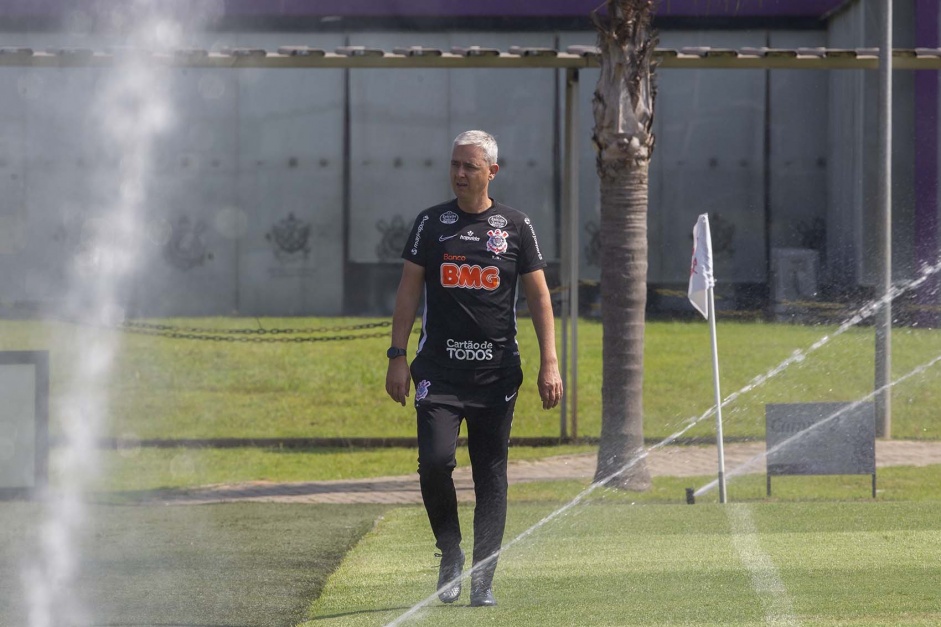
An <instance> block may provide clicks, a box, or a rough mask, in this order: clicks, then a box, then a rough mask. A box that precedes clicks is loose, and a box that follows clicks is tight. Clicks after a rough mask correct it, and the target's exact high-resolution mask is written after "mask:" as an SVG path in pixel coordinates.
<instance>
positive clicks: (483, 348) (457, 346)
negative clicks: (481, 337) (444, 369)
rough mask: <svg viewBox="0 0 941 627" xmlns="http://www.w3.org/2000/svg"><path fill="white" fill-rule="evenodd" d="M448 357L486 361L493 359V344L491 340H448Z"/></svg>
mask: <svg viewBox="0 0 941 627" xmlns="http://www.w3.org/2000/svg"><path fill="white" fill-rule="evenodd" d="M447 351H448V357H450V358H451V359H459V360H462V361H486V360H489V359H493V344H491V343H490V342H471V341H462V340H451V339H449V340H448V346H447Z"/></svg>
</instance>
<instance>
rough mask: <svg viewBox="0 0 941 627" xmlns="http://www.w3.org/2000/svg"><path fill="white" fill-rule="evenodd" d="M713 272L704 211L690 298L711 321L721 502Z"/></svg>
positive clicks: (722, 456)
mask: <svg viewBox="0 0 941 627" xmlns="http://www.w3.org/2000/svg"><path fill="white" fill-rule="evenodd" d="M715 283H716V282H715V277H714V275H713V273H712V234H711V233H710V232H709V215H708V214H705V213H704V214H702V215H700V216H699V219H698V220H697V221H696V226H695V227H694V228H693V260H692V263H691V264H690V268H689V292H688V296H689V302H690V303H692V305H693V307H695V308H696V310H697V311H699V313H701V314H702V315H703V316H704V317H705V318H706V320H708V321H709V335H710V337H711V341H712V382H713V387H714V389H715V400H716V447H717V448H718V451H719V502H720V503H725V502H726V495H725V448H724V445H723V437H722V392H721V391H720V389H719V344H718V342H717V340H716V302H715V294H714V290H713V287H714V286H715Z"/></svg>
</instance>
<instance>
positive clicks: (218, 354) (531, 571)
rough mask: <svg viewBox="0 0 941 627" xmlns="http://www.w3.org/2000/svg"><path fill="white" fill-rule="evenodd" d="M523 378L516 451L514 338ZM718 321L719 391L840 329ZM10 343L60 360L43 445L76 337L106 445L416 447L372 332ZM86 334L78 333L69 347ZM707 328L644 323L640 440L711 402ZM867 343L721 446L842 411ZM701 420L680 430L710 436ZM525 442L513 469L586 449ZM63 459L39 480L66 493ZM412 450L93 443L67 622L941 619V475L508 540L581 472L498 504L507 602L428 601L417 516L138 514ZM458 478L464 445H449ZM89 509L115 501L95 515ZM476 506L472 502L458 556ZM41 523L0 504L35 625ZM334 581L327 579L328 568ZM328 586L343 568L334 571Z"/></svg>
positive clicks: (588, 373)
mask: <svg viewBox="0 0 941 627" xmlns="http://www.w3.org/2000/svg"><path fill="white" fill-rule="evenodd" d="M361 322H363V321H362V320H313V319H311V320H303V321H298V320H262V321H249V320H237V319H225V320H222V319H213V320H197V321H194V320H185V321H174V323H176V324H179V325H181V326H192V325H205V326H206V327H220V326H230V327H239V328H244V327H247V326H252V325H256V324H262V325H264V326H265V327H266V328H276V327H278V326H282V327H284V326H291V327H297V326H301V325H309V326H310V327H319V326H337V325H343V324H348V323H361ZM521 330H522V334H521V337H520V342H521V344H522V350H523V354H524V355H526V356H527V359H526V362H525V363H524V369H525V372H526V376H527V377H528V385H529V386H530V388H529V389H528V391H527V390H525V389H524V395H523V396H522V397H521V400H520V404H519V406H518V407H519V409H518V412H517V417H516V420H515V423H514V435H517V436H523V437H525V436H554V435H557V434H558V428H559V427H558V413H557V412H543V411H542V410H541V409H539V407H538V400H537V396H536V394H535V390H534V388H533V387H532V386H533V381H534V379H535V358H536V354H535V341H534V337H533V334H532V331H531V327H530V326H529V325H528V324H527V323H526V321H525V320H523V321H521ZM833 330H834V328H833V327H799V326H790V325H771V324H762V323H744V322H727V321H722V322H720V325H719V329H718V332H719V347H720V359H721V363H722V385H723V391H724V393H725V394H726V395H727V394H730V393H732V392H735V391H737V390H738V389H740V388H742V387H743V386H744V385H746V384H748V383H749V382H750V381H752V380H753V378H754V377H756V376H758V375H761V374H763V373H764V372H767V371H768V370H770V369H771V368H773V367H775V366H777V365H778V364H779V363H781V362H782V361H783V360H784V359H787V358H788V357H789V356H791V355H792V354H793V353H794V351H796V350H801V349H806V348H807V347H809V346H810V345H811V344H813V343H814V342H815V341H817V340H819V339H820V338H822V337H824V336H825V335H826V334H829V333H832V332H833ZM0 331H2V333H0V350H49V351H50V353H51V357H52V370H53V371H52V397H51V412H52V416H51V420H52V425H51V427H52V430H53V432H54V433H58V432H59V431H60V430H61V425H60V423H59V421H60V419H61V416H62V415H63V409H64V408H65V407H67V406H68V404H69V402H70V397H69V394H68V390H69V388H70V386H71V384H72V381H73V380H75V378H76V377H75V373H76V372H78V371H79V369H80V368H82V367H83V360H84V359H85V358H86V356H85V355H82V354H81V349H80V347H81V346H82V345H83V343H82V342H80V341H79V336H80V335H82V334H86V333H91V334H95V333H100V334H101V335H100V336H99V339H100V340H101V341H107V342H111V341H113V340H116V343H115V346H116V347H117V348H116V353H115V364H114V368H113V372H114V376H113V377H112V379H111V381H110V382H109V385H108V389H107V395H108V398H109V400H110V403H109V410H108V415H107V416H106V420H105V428H104V430H103V433H101V434H100V435H102V436H116V437H128V438H135V437H136V438H170V439H173V438H217V437H242V438H245V437H271V438H289V437H344V436H346V437H356V436H362V437H410V436H411V435H412V420H413V414H412V412H413V410H412V409H411V408H402V407H400V406H397V405H395V404H394V403H392V402H391V401H390V400H388V399H387V398H386V397H385V394H384V392H383V384H382V382H383V377H384V372H385V370H384V369H385V358H384V357H383V356H382V354H383V351H384V348H385V346H386V345H387V343H388V342H387V340H386V339H385V338H374V339H363V340H355V341H347V342H317V343H297V344H294V343H291V344H248V343H244V344H243V343H222V342H195V341H186V340H173V339H167V338H155V337H146V336H139V335H125V334H120V333H118V332H116V331H90V330H88V329H83V328H80V327H75V326H72V325H64V324H51V323H46V324H40V323H36V322H12V321H2V322H0ZM83 339H87V338H83ZM708 342H709V338H708V329H707V327H706V325H705V324H704V323H695V322H693V323H672V322H657V323H651V324H650V325H649V326H648V332H647V346H646V355H645V364H646V376H645V432H646V434H647V436H648V437H649V438H651V439H654V440H656V439H658V438H663V437H666V436H667V435H669V434H671V433H673V432H674V431H676V430H677V429H678V428H680V427H681V426H683V425H684V424H685V423H686V422H687V421H688V420H689V419H690V418H693V417H697V416H700V415H701V414H702V413H703V412H705V411H706V410H707V409H708V408H709V406H710V405H711V399H712V390H711V372H710V369H709V362H708ZM873 343H874V340H873V337H872V330H871V329H853V330H852V331H850V332H847V333H845V334H843V335H841V336H840V337H839V338H836V339H834V340H833V341H832V342H830V343H828V344H827V345H826V346H825V347H824V348H822V349H821V350H819V351H816V352H814V353H813V354H812V355H810V356H808V357H807V358H806V359H804V360H802V361H800V362H798V363H796V364H795V365H794V366H792V367H791V368H789V369H787V370H786V371H785V372H783V373H782V374H781V375H779V376H776V377H774V378H773V379H772V380H771V381H769V382H768V383H767V384H765V385H762V386H760V387H759V388H757V389H756V390H755V391H754V392H752V393H749V394H745V395H742V397H741V398H739V399H738V400H737V401H736V402H735V403H733V404H731V405H730V406H729V407H728V408H727V409H726V411H725V418H726V434H727V435H729V436H732V437H751V438H756V437H757V438H760V437H762V435H763V407H764V404H766V403H772V402H774V403H777V402H804V401H807V402H809V401H831V400H833V401H836V400H843V401H846V400H855V399H857V398H860V397H862V396H863V395H865V394H867V393H869V392H870V391H871V389H872V378H873V375H872V372H873V364H872V362H873ZM893 346H894V354H893V369H894V374H895V376H901V375H904V374H906V373H908V372H909V371H910V370H911V369H912V368H914V367H916V366H918V365H920V364H924V363H926V362H928V361H929V360H931V359H934V358H935V357H936V356H937V355H939V354H941V333H939V332H938V331H931V330H913V329H899V330H897V331H896V334H895V336H894V344H893ZM600 353H601V328H600V325H598V324H596V323H593V322H589V321H582V323H581V325H580V352H579V358H580V362H579V372H580V385H579V390H578V392H579V399H580V406H579V416H580V423H579V433H580V434H581V435H583V436H595V435H597V434H598V431H599V429H600V424H599V420H600V394H599V390H600V363H601V362H600V357H601V355H600ZM939 376H941V375H939V372H937V371H935V370H928V371H926V372H925V373H924V374H921V375H919V376H916V377H913V378H911V379H909V380H908V381H906V382H905V383H904V384H901V385H899V386H897V387H896V388H895V389H894V390H893V400H894V408H895V411H894V416H893V433H894V435H895V437H904V438H920V439H941V420H939V418H938V416H937V414H936V410H935V408H936V407H937V406H938V405H939V401H941V399H939V395H941V385H939V383H941V381H939ZM711 422H712V421H711V420H708V421H703V424H701V425H698V426H697V427H696V428H695V429H694V430H693V431H692V432H691V434H692V435H700V436H704V437H711V435H712V424H711ZM591 450H593V449H592V447H589V446H567V447H545V448H525V447H515V448H514V449H513V451H512V452H511V457H512V458H513V459H525V458H535V457H541V456H548V455H554V454H559V453H571V452H579V451H591ZM57 455H58V453H57V451H55V450H54V451H53V457H52V462H53V469H52V470H53V484H55V483H56V481H57V475H56V463H55V462H56V458H57ZM415 455H416V453H415V451H414V450H413V449H407V448H404V449H378V450H376V449H374V450H339V449H333V450H322V449H317V450H278V449H265V448H239V449H212V448H207V449H187V448H170V449H153V448H146V447H144V448H133V449H128V450H121V451H103V452H102V453H101V457H102V460H103V462H104V464H103V469H104V472H103V474H102V476H101V477H100V479H99V480H98V482H97V483H96V485H95V486H93V487H94V489H95V490H96V492H95V499H96V500H97V501H98V502H99V504H98V505H91V506H89V508H88V510H87V512H86V514H87V515H88V520H87V521H86V523H85V525H83V527H82V530H83V533H82V534H81V535H80V536H79V538H78V539H77V540H78V544H79V547H80V549H81V551H80V552H78V553H76V554H75V555H76V557H77V558H78V560H79V561H78V564H79V565H80V567H79V573H80V575H79V577H78V579H77V583H76V585H75V586H74V589H73V590H72V592H70V593H68V594H69V598H68V599H61V601H62V602H67V601H68V602H71V601H72V600H77V601H79V602H80V603H81V604H82V605H83V606H84V607H85V608H86V610H88V611H89V617H86V618H87V620H86V619H83V618H82V617H79V616H76V617H74V619H73V620H74V622H75V624H81V625H85V624H87V625H92V624H94V625H227V626H230V627H231V626H267V625H295V624H297V623H298V622H302V621H304V620H305V617H306V621H307V622H305V623H304V624H305V625H307V626H308V627H310V626H314V625H338V626H346V625H386V624H389V623H390V622H395V621H398V620H399V619H401V618H402V617H403V615H405V614H406V613H407V612H410V611H411V610H412V609H415V613H414V615H409V616H408V619H409V620H408V621H405V622H403V623H402V624H424V625H431V624H434V625H450V624H461V625H478V624H487V625H513V626H517V625H579V626H581V625H586V626H593V625H611V626H614V625H693V624H695V625H713V624H714V625H768V624H775V625H854V626H855V625H859V626H876V625H936V624H939V623H941V610H939V605H938V603H937V584H938V581H941V572H939V570H941V566H939V562H938V559H937V556H938V555H939V554H941V522H939V521H941V498H939V495H938V491H937V486H938V485H941V466H934V467H929V468H905V467H899V468H889V469H883V470H880V472H879V488H880V493H879V498H878V499H877V500H876V501H875V502H873V501H872V500H871V499H870V498H869V483H868V481H869V479H868V477H789V478H781V479H780V480H778V481H776V483H775V490H774V498H773V499H767V498H766V497H765V495H764V476H763V475H747V476H744V477H735V478H734V479H732V480H730V483H729V498H730V501H731V502H732V503H731V505H729V506H720V505H718V504H717V503H715V500H716V495H715V493H714V492H712V493H708V494H706V495H704V496H703V497H701V498H700V499H699V504H698V505H696V506H688V505H683V504H682V502H683V497H684V489H685V488H686V487H694V488H696V487H700V486H702V485H704V484H705V483H707V482H709V481H710V480H711V479H712V477H694V478H671V477H657V478H655V480H654V486H653V489H651V490H650V491H649V492H648V493H645V494H634V493H615V492H610V491H601V490H599V491H595V492H593V493H592V494H591V495H589V496H588V497H587V498H585V499H584V500H583V501H580V502H579V503H578V504H577V505H575V506H573V507H571V509H569V510H567V511H566V512H565V513H564V514H563V515H560V516H558V518H555V519H553V520H551V521H550V522H548V523H546V524H545V525H544V526H542V527H540V528H538V529H537V530H535V531H533V532H532V533H531V534H529V535H527V536H525V537H524V538H522V539H520V540H519V541H515V540H514V539H515V538H516V537H517V536H518V534H520V533H522V532H524V531H525V530H527V529H530V528H531V527H532V526H533V525H535V524H536V523H537V522H538V521H540V520H541V519H543V517H545V516H547V515H549V514H551V513H552V512H555V511H558V509H559V508H561V507H563V506H566V504H568V503H570V502H571V500H572V499H575V498H576V497H578V495H579V494H580V493H582V491H583V490H584V489H585V488H586V485H587V481H581V482H579V481H567V482H548V483H534V484H523V485H515V486H512V487H511V490H510V498H511V506H510V519H509V527H508V531H507V536H506V541H507V542H510V543H512V544H511V546H510V547H509V548H508V550H507V553H506V555H505V556H504V557H503V559H502V560H501V566H500V570H499V573H498V580H497V587H496V592H497V596H498V600H499V602H500V605H499V607H497V608H492V609H471V608H468V607H466V596H465V597H464V599H462V601H460V602H458V603H457V604H455V605H454V606H442V605H441V604H440V603H438V602H437V601H436V600H434V599H433V598H432V600H431V602H430V603H428V604H427V605H426V606H418V607H416V604H419V603H420V602H422V601H423V600H425V599H427V598H428V597H429V595H432V593H433V587H434V582H435V579H436V568H437V560H436V559H435V558H434V556H433V552H434V547H433V540H432V538H431V534H430V531H429V530H428V527H427V521H426V519H425V514H424V512H423V511H422V509H421V508H420V507H417V506H406V507H396V508H392V507H386V506H360V505H345V506H319V505H316V506H315V505H270V504H228V505H213V506H177V507H166V506H153V505H133V504H132V503H134V502H137V499H139V497H140V496H141V491H144V492H146V491H147V490H152V489H155V488H161V487H186V486H193V485H203V484H210V483H226V482H232V481H251V480H257V479H267V480H271V481H312V480H322V479H343V478H355V477H367V476H377V475H387V474H408V473H413V472H414V471H415ZM459 463H461V464H466V463H467V460H466V452H465V451H463V450H462V451H459ZM104 503H112V504H111V505H106V504H104ZM471 512H472V510H471V508H470V507H468V506H464V507H462V517H463V518H464V521H465V524H464V528H465V534H466V536H468V537H466V540H465V546H466V547H469V546H470V542H471V540H472V539H471V538H470V537H469V533H470V529H471V525H470V516H471ZM43 519H44V514H43V508H42V507H41V506H40V505H38V504H33V503H17V502H0V625H7V624H9V625H26V624H28V623H27V621H26V618H25V617H26V613H27V609H26V608H27V605H26V601H25V598H24V590H23V588H22V586H21V576H22V573H23V572H24V571H27V570H28V569H29V565H30V564H34V563H35V560H36V559H37V554H38V553H37V551H36V549H35V547H36V546H37V544H38V535H39V533H40V529H41V528H42V522H43ZM338 566H339V568H337V567H338ZM335 569H336V570H335Z"/></svg>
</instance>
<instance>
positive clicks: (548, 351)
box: [522, 270, 562, 409]
mask: <svg viewBox="0 0 941 627" xmlns="http://www.w3.org/2000/svg"><path fill="white" fill-rule="evenodd" d="M522 278H523V290H524V291H525V292H526V302H527V304H528V305H529V313H530V316H531V317H532V319H533V327H534V328H535V329H536V338H537V339H538V340H539V379H538V381H537V384H538V387H539V396H540V398H542V407H543V409H552V408H553V407H555V406H556V405H558V404H559V401H560V400H562V377H561V376H560V375H559V359H558V357H557V356H556V352H555V317H554V316H553V313H552V298H551V297H550V296H549V286H548V285H546V273H545V272H543V271H542V270H536V271H535V272H527V273H526V274H523V275H522Z"/></svg>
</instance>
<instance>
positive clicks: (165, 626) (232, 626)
mask: <svg viewBox="0 0 941 627" xmlns="http://www.w3.org/2000/svg"><path fill="white" fill-rule="evenodd" d="M92 627H257V626H256V625H247V624H241V623H239V624H236V623H97V624H96V625H93V626H92Z"/></svg>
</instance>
